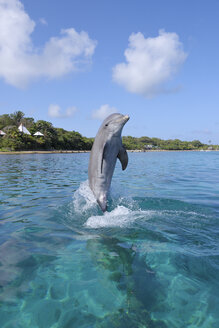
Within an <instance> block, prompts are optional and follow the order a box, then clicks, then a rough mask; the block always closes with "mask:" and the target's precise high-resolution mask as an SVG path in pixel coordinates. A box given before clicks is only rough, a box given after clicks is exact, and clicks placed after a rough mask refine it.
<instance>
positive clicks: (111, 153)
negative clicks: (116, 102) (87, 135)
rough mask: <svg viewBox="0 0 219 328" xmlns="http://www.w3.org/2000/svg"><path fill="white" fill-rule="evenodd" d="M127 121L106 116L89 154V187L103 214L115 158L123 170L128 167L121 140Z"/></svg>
mask: <svg viewBox="0 0 219 328" xmlns="http://www.w3.org/2000/svg"><path fill="white" fill-rule="evenodd" d="M128 120H129V116H128V115H122V114H118V113H115V114H111V115H110V116H108V117H107V118H106V119H105V120H104V121H103V123H102V125H101V126H100V128H99V131H98V132H97V135H96V137H95V140H94V144H93V147H92V150H91V153H90V161H89V168H88V177H89V186H90V188H91V190H92V191H93V194H94V196H95V198H96V200H97V202H98V204H99V205H100V208H101V209H102V211H103V212H105V211H106V209H107V195H108V191H109V188H110V184H111V180H112V176H113V172H114V169H115V165H116V160H117V158H118V159H119V160H120V162H121V164H122V169H123V170H125V169H126V167H127V165H128V154H127V152H126V150H125V148H124V146H123V145H122V138H121V133H122V129H123V126H124V125H125V123H126V122H127V121H128Z"/></svg>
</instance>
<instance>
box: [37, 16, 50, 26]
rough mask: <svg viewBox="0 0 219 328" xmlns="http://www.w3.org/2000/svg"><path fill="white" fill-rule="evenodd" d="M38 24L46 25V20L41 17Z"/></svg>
mask: <svg viewBox="0 0 219 328" xmlns="http://www.w3.org/2000/svg"><path fill="white" fill-rule="evenodd" d="M39 22H40V23H41V24H42V25H48V23H47V21H46V19H45V18H43V17H41V18H40V19H39Z"/></svg>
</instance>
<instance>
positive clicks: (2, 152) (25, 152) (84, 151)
mask: <svg viewBox="0 0 219 328" xmlns="http://www.w3.org/2000/svg"><path fill="white" fill-rule="evenodd" d="M190 151H193V152H194V151H198V152H202V151H203V152H209V151H219V149H212V150H211V149H206V150H203V149H200V150H198V149H185V150H167V149H156V150H138V149H133V150H127V152H129V153H153V152H190ZM72 153H73V154H77V153H90V150H20V151H0V155H25V154H26V155H29V154H72Z"/></svg>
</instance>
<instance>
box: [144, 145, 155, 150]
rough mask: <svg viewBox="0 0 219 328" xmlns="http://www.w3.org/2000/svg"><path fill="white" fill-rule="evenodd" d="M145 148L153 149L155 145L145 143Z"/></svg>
mask: <svg viewBox="0 0 219 328" xmlns="http://www.w3.org/2000/svg"><path fill="white" fill-rule="evenodd" d="M144 148H145V149H152V148H153V145H145V146H144Z"/></svg>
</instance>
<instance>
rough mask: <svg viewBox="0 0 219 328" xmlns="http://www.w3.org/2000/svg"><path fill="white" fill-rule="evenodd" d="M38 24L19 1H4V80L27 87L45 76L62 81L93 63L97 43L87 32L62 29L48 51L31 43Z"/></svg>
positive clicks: (0, 53)
mask: <svg viewBox="0 0 219 328" xmlns="http://www.w3.org/2000/svg"><path fill="white" fill-rule="evenodd" d="M34 28H35V22H34V21H33V20H31V18H30V17H29V16H28V14H27V13H26V12H25V10H24V7H23V5H22V3H21V2H20V1H19V0H0V63H1V65H0V77H3V78H4V80H5V81H6V82H7V83H8V84H11V85H13V86H15V87H18V88H23V87H25V86H27V85H28V84H29V83H30V82H32V81H33V80H36V79H39V78H41V77H46V78H58V77H61V76H63V75H65V74H68V73H71V72H73V71H76V70H78V69H79V68H80V66H81V65H85V64H87V63H89V62H90V59H91V57H92V55H93V53H94V50H95V47H96V41H94V40H92V39H90V38H89V36H88V34H87V33H86V32H83V31H82V32H80V33H78V32H77V31H75V30H74V29H73V28H69V29H63V30H61V35H60V36H58V37H52V38H50V39H49V41H48V42H47V43H46V44H45V46H44V48H42V49H37V48H35V47H34V45H33V43H32V40H31V33H32V32H33V31H34Z"/></svg>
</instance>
